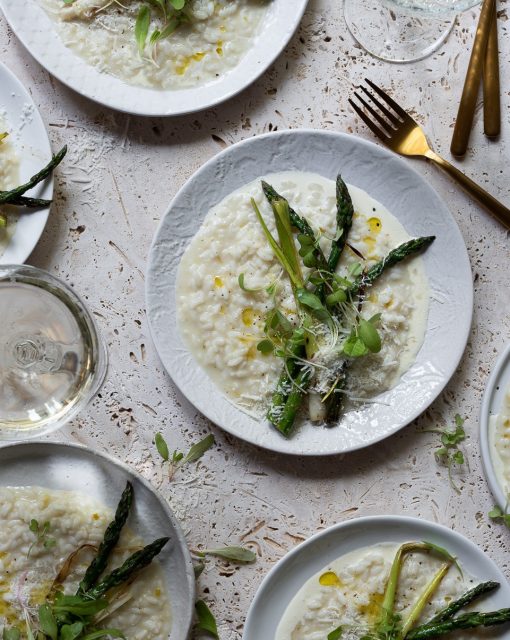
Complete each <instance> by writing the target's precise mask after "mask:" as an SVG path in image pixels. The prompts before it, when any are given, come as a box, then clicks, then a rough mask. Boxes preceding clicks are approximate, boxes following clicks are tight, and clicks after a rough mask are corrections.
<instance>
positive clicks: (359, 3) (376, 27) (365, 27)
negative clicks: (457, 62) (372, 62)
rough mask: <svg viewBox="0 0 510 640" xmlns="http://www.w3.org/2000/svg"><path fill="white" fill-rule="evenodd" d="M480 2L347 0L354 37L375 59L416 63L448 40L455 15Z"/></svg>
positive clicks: (346, 4) (345, 5) (467, 0)
mask: <svg viewBox="0 0 510 640" xmlns="http://www.w3.org/2000/svg"><path fill="white" fill-rule="evenodd" d="M479 2H480V0H344V13H345V20H346V22H347V26H348V28H349V31H350V32H351V34H352V35H353V36H354V38H356V40H357V41H358V42H359V43H360V44H361V46H362V47H363V48H364V49H365V50H366V51H368V52H369V53H371V54H372V55H373V56H375V57H377V58H380V59H382V60H387V61H389V62H413V61H415V60H421V59H422V58H425V57H427V56H428V55H430V54H431V53H433V52H434V51H435V50H436V49H437V48H438V47H439V46H440V45H441V44H442V43H443V42H444V41H445V40H446V38H447V37H448V34H449V33H450V31H451V30H452V28H453V25H454V23H455V16H456V15H457V13H459V12H461V11H465V10H466V9H469V8H471V7H473V6H475V5H476V4H479Z"/></svg>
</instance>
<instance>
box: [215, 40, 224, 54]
mask: <svg viewBox="0 0 510 640" xmlns="http://www.w3.org/2000/svg"><path fill="white" fill-rule="evenodd" d="M216 53H217V54H218V55H219V56H222V55H223V40H218V42H217V43H216Z"/></svg>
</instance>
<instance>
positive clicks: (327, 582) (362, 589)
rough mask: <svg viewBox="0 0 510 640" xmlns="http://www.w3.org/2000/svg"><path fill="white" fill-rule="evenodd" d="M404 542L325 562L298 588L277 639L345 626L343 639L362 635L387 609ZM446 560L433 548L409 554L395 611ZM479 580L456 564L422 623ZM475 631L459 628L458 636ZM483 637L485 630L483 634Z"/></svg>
mask: <svg viewBox="0 0 510 640" xmlns="http://www.w3.org/2000/svg"><path fill="white" fill-rule="evenodd" d="M399 546H400V545H397V544H392V543H384V544H378V545H374V546H372V547H365V548H363V549H359V550H357V551H353V552H351V553H348V554H346V555H345V556H342V557H340V558H339V559H337V560H335V561H334V562H332V563H331V564H330V565H328V566H327V567H324V569H322V570H321V571H320V572H319V573H318V574H317V575H315V576H313V577H312V578H310V580H308V581H307V582H306V583H305V584H304V585H303V587H302V588H301V589H300V590H299V591H298V593H297V594H296V596H295V597H294V598H293V600H292V601H291V602H290V604H289V606H288V607H287V609H286V610H285V613H284V615H283V617H282V620H281V622H280V624H279V626H278V629H277V632H276V635H275V638H274V640H325V639H326V638H327V636H328V633H330V632H331V631H333V630H334V629H336V628H338V627H339V626H343V627H344V630H345V632H344V633H343V634H342V639H343V640H359V639H360V638H361V637H362V636H363V635H364V632H366V631H367V629H368V628H369V627H370V626H371V625H373V624H375V623H376V622H377V620H378V619H379V617H380V615H381V603H382V599H383V594H384V589H385V587H386V582H387V579H388V574H389V570H390V567H391V563H392V561H393V558H394V557H395V553H396V551H397V549H398V547H399ZM441 564H442V561H441V560H439V559H438V558H436V557H434V556H432V555H429V554H427V553H413V554H410V555H408V556H406V559H405V562H404V565H403V568H402V572H401V574H400V580H399V589H398V593H397V598H396V609H395V613H397V614H399V615H402V616H403V617H404V618H405V615H406V614H407V613H408V612H409V611H410V609H411V607H412V605H413V603H414V602H415V601H416V598H417V596H418V594H420V593H422V592H423V590H424V589H425V587H426V585H427V583H428V582H429V581H430V580H431V579H432V577H433V575H434V573H435V572H436V571H437V570H438V569H439V567H440V566H441ZM472 586H473V580H472V579H471V578H470V577H469V576H468V575H467V574H466V573H465V571H463V573H462V574H461V573H460V572H459V571H458V570H457V569H456V567H454V566H451V567H450V569H449V571H448V573H447V574H446V576H445V577H444V578H443V580H442V582H441V584H440V586H439V588H438V590H437V591H436V592H435V594H434V595H433V596H432V598H431V599H430V601H429V602H428V604H427V605H426V607H425V609H424V610H423V613H422V615H421V617H420V619H419V620H418V623H423V622H425V621H426V620H428V619H429V618H431V617H432V615H433V614H434V613H436V612H437V611H438V610H439V609H442V608H443V607H445V606H446V605H447V604H448V603H449V602H451V600H453V599H455V598H457V597H458V596H460V595H461V594H463V593H465V592H466V591H467V590H468V589H470V588H471V587H472ZM472 637H475V636H473V635H470V634H469V633H468V632H465V633H463V634H458V633H456V634H455V638H456V640H467V639H468V638H472ZM478 637H479V636H478Z"/></svg>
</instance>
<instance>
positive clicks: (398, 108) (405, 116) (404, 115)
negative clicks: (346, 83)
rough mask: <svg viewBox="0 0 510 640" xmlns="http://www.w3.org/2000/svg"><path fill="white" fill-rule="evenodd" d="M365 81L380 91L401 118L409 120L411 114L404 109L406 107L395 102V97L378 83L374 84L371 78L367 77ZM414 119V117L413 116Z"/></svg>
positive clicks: (377, 91) (376, 90)
mask: <svg viewBox="0 0 510 640" xmlns="http://www.w3.org/2000/svg"><path fill="white" fill-rule="evenodd" d="M365 82H366V83H367V84H368V85H369V86H370V87H372V89H373V90H374V91H375V92H376V93H378V94H379V95H380V96H381V98H382V99H383V100H384V101H385V102H386V103H387V104H389V105H390V107H391V108H392V109H393V111H395V113H397V114H398V115H399V116H400V117H401V118H403V119H404V120H409V118H411V116H410V115H409V114H408V113H407V111H404V109H402V107H401V106H400V105H399V104H397V103H396V102H395V100H393V98H390V96H389V95H388V94H387V93H385V92H384V91H383V90H382V89H380V88H379V87H378V86H377V85H376V84H374V83H373V82H372V81H371V80H369V79H368V78H365ZM411 120H412V118H411Z"/></svg>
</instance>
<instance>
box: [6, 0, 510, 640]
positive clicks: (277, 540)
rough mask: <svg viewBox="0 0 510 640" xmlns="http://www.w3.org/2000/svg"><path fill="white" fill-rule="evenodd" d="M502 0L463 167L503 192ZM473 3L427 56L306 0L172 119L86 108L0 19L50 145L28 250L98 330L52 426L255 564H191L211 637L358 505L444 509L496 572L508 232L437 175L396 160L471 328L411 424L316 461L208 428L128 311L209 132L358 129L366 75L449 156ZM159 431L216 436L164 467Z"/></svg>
mask: <svg viewBox="0 0 510 640" xmlns="http://www.w3.org/2000/svg"><path fill="white" fill-rule="evenodd" d="M509 17H510V2H508V0H500V2H499V28H500V48H501V67H502V83H503V95H502V113H503V131H502V135H501V140H499V141H496V142H489V141H488V140H487V139H486V138H485V137H484V135H483V132H482V129H483V127H482V109H481V104H480V105H479V107H478V109H477V113H476V122H475V127H474V132H473V135H472V138H471V150H470V152H469V154H468V156H466V158H465V160H464V161H463V162H462V163H461V164H462V168H463V169H464V170H465V171H467V172H469V173H470V174H471V175H472V177H473V178H474V179H475V180H477V181H478V182H480V183H481V184H482V185H486V187H487V188H488V189H489V190H490V191H491V192H492V193H493V194H494V195H495V196H497V197H500V198H501V199H502V200H504V201H506V203H507V204H508V203H509V202H510V189H509V186H508V185H509V182H508V167H509V164H510V92H509V84H508V80H509V79H510V76H509V73H508V70H509V69H510V33H509V31H508V24H510V23H509V22H508V19H509ZM475 25H476V12H474V11H468V12H467V13H465V14H464V15H463V16H462V17H461V19H460V20H459V22H458V24H457V26H456V28H455V29H454V31H453V32H452V34H451V36H450V37H449V39H448V41H447V43H446V45H444V46H443V47H442V48H441V49H440V50H439V51H438V52H437V53H436V54H435V55H434V56H432V57H430V58H428V59H426V60H423V61H421V62H417V63H413V64H410V65H400V66H393V65H389V64H386V63H383V62H380V61H378V60H375V59H374V58H371V57H370V56H368V55H367V54H365V53H364V52H363V51H362V50H361V49H360V47H359V46H357V45H356V44H355V43H354V41H353V39H352V38H351V36H350V35H349V33H348V32H347V29H346V26H345V23H344V21H343V11H342V3H341V2H334V3H333V2H329V1H328V0H310V4H309V8H308V10H307V12H306V15H305V17H304V19H303V22H302V24H301V27H300V29H299V32H298V33H297V34H296V35H295V37H294V38H293V39H292V41H291V43H290V45H289V46H288V47H287V49H286V51H285V52H284V53H283V55H281V56H280V58H279V59H278V61H277V62H276V63H275V65H274V66H273V67H272V68H270V69H269V71H268V72H267V73H265V74H264V75H263V76H262V78H260V79H259V80H258V81H257V82H256V83H255V84H254V85H253V86H252V87H251V88H249V89H248V90H246V91H244V92H243V93H242V94H241V95H240V96H238V97H237V98H235V99H233V100H231V101H230V102H228V103H226V104H223V105H221V106H219V107H217V108H215V109H211V110H209V111H206V112H204V113H198V114H195V115H191V116H187V117H178V118H173V119H172V118H168V119H143V118H135V117H130V116H127V115H123V114H120V113H115V112H112V111H109V110H107V109H105V108H102V107H100V106H98V105H96V104H94V103H92V102H90V101H88V100H86V99H84V98H82V97H80V96H79V95H77V94H75V93H74V92H73V91H71V90H70V89H68V88H66V87H65V86H63V85H62V84H60V83H59V82H58V81H57V80H55V79H53V78H52V77H51V76H49V75H48V73H46V71H44V70H43V69H42V68H41V67H40V66H39V65H38V64H37V63H36V62H35V61H34V60H33V59H32V58H31V57H30V55H29V54H27V52H26V51H25V50H24V48H23V46H22V45H21V44H20V43H19V42H18V41H17V39H16V37H15V36H14V34H12V33H11V31H10V30H9V29H8V27H7V25H6V22H5V19H4V18H3V17H2V18H0V52H1V59H2V62H4V63H5V64H6V65H7V66H8V67H9V68H10V69H11V70H12V71H13V72H14V73H15V74H16V75H17V76H18V78H19V79H20V80H21V82H23V84H24V85H25V87H27V89H28V90H29V91H30V92H31V94H32V96H33V98H34V101H35V103H36V105H37V106H38V108H39V109H40V112H41V114H42V117H43V120H44V121H45V123H46V125H47V128H48V131H49V134H50V137H51V141H52V144H53V147H54V148H55V149H56V148H58V147H59V146H60V145H62V144H64V143H66V144H67V145H68V146H69V154H68V157H67V159H66V162H65V166H62V167H61V168H59V170H58V171H57V173H56V201H55V205H54V207H53V210H52V212H51V216H50V220H49V223H48V225H47V227H46V230H45V232H44V234H43V236H42V238H41V240H40V242H39V244H38V246H37V248H36V249H35V251H34V253H33V254H32V256H31V257H30V260H29V262H30V264H33V265H36V266H38V267H41V268H43V269H47V270H49V271H50V272H52V273H54V274H55V275H57V276H59V277H60V278H62V279H64V280H65V281H67V282H68V283H70V284H71V285H72V286H74V287H75V289H76V290H77V291H78V292H79V293H81V294H82V295H83V296H84V297H85V299H86V301H87V303H88V305H89V307H90V309H91V310H92V313H93V314H94V316H95V318H96V320H97V322H98V324H99V327H100V329H101V331H102V333H103V335H104V337H105V339H106V342H107V344H108V350H109V355H110V365H109V371H108V375H107V378H106V382H105V384H104V386H103V388H102V390H101V392H100V394H99V395H98V396H97V397H96V399H95V400H94V401H93V402H92V404H91V405H90V406H89V407H88V408H87V409H86V410H84V411H83V412H82V414H81V415H80V416H79V418H77V419H76V420H74V421H73V422H72V423H71V424H69V425H67V427H65V428H64V429H63V430H62V431H61V432H59V433H58V434H57V435H55V436H53V437H52V438H51V439H53V440H57V441H66V442H79V443H82V444H86V445H88V446H90V447H92V448H95V449H98V450H100V451H105V452H108V453H111V454H113V455H115V456H117V457H118V458H119V459H121V460H124V461H126V462H127V463H128V464H130V465H131V466H132V467H133V468H135V469H137V470H138V471H139V472H141V473H142V474H143V475H144V476H145V477H146V478H148V479H149V480H150V481H151V482H152V483H153V484H154V486H155V487H156V488H157V489H159V491H160V492H161V493H162V495H163V496H164V497H165V498H166V499H167V500H168V501H169V503H170V505H171V506H172V508H173V509H174V511H175V513H176V514H177V515H178V517H179V518H180V520H181V522H182V526H183V528H184V530H185V532H186V533H187V535H188V540H189V544H190V546H191V547H192V548H197V547H199V546H200V545H203V544H205V545H207V546H209V547H211V546H213V545H222V544H239V543H243V544H246V545H249V546H251V547H252V548H253V549H255V550H256V551H257V553H258V556H259V557H258V560H257V562H256V563H255V564H254V565H251V566H245V567H240V568H234V567H229V566H227V565H224V564H223V563H222V562H221V561H217V562H216V561H212V562H209V563H208V566H207V569H206V571H205V572H204V573H203V574H202V576H201V577H200V579H199V585H198V586H199V593H200V594H201V595H202V596H203V597H204V598H205V599H206V600H207V601H208V602H209V603H210V605H211V607H212V608H213V610H214V613H215V615H216V617H217V620H218V623H219V629H220V635H221V638H222V640H231V639H234V638H240V635H241V632H242V627H243V623H244V619H245V615H246V612H247V610H248V607H249V604H250V601H251V599H252V597H253V595H254V593H255V591H256V589H257V587H258V585H259V584H260V581H261V580H262V578H263V576H264V575H265V574H266V572H267V571H268V570H269V568H270V567H272V566H273V565H274V563H275V562H276V561H277V560H278V559H279V558H281V557H282V556H283V555H284V554H285V553H286V552H287V551H288V550H289V549H291V548H293V547H294V546H295V545H296V544H298V543H299V542H301V541H302V540H304V539H305V538H307V537H309V536H310V535H311V534H313V533H315V532H317V531H319V530H320V529H323V528H324V527H327V526H329V525H332V524H334V523H336V522H340V521H344V520H347V519H350V518H355V517H359V516H364V515H376V514H406V515H413V516H419V517H423V518H426V519H429V520H434V521H437V522H440V523H442V524H445V525H448V526H450V527H451V528H453V529H456V530H457V531H459V532H461V533H463V534H465V535H467V536H468V537H470V538H471V539H472V540H473V541H475V542H476V543H478V544H479V545H480V546H481V547H482V548H483V549H484V550H485V551H486V552H487V553H488V554H489V555H490V556H491V557H492V558H493V559H494V560H495V561H496V562H497V563H498V565H499V566H500V567H502V569H503V570H504V571H505V572H506V575H507V576H508V578H509V579H510V564H509V561H508V557H509V556H508V551H509V549H510V532H509V531H508V530H505V529H503V528H502V527H501V526H500V525H495V524H491V522H490V521H489V519H488V517H487V512H488V511H489V509H490V507H491V506H492V504H493V499H492V497H491V495H490V493H489V490H488V487H487V484H486V482H485V478H484V476H483V471H482V467H481V461H480V455H479V438H478V424H479V419H478V418H479V411H480V402H481V396H482V392H483V390H484V386H485V383H486V379H487V375H488V374H489V372H490V371H491V367H492V366H493V365H494V362H495V359H496V357H497V354H498V352H500V351H501V350H502V348H503V347H504V345H505V344H506V343H507V342H508V340H509V339H510V315H509V313H508V309H509V308H510V287H509V279H508V264H509V257H510V252H509V249H508V247H509V244H508V235H507V232H506V231H505V230H504V229H503V228H502V227H500V226H499V225H498V223H496V222H495V221H493V220H491V219H490V218H489V217H488V215H486V214H485V213H484V212H483V211H482V210H480V209H479V208H478V207H477V206H476V205H475V204H474V203H473V202H471V201H470V200H469V199H468V198H467V197H466V196H464V195H463V194H462V193H461V192H460V191H459V189H458V188H457V187H456V186H455V185H454V184H453V183H451V182H450V181H449V180H448V178H446V177H444V176H443V175H441V174H440V173H439V172H438V170H436V169H435V168H434V167H429V166H427V165H425V164H424V163H421V162H420V161H414V162H413V166H414V167H415V168H416V169H417V170H418V171H420V172H421V173H422V174H423V175H424V176H425V177H426V179H427V180H429V181H430V183H431V184H432V185H433V186H434V187H435V189H436V190H437V191H438V192H439V193H440V194H441V196H442V197H443V198H444V200H445V201H446V202H447V203H448V205H449V207H450V209H451V211H452V214H453V216H454V217H455V219H456V220H457V222H458V224H459V226H460V228H461V230H462V233H463V236H464V239H465V241H466V245H467V247H468V251H469V254H470V257H471V262H472V267H473V278H474V283H475V309H474V322H473V327H472V332H471V337H470V340H469V343H468V346H467V350H466V353H465V355H464V358H463V360H462V363H461V366H460V367H459V369H458V372H457V373H456V375H455V376H454V377H453V379H452V380H451V382H450V384H449V385H448V386H447V388H446V391H445V392H444V393H443V394H442V396H441V397H440V398H439V399H438V400H437V401H436V402H435V403H434V404H433V405H432V406H431V407H430V409H429V410H428V411H427V412H426V413H425V414H424V415H423V416H421V418H420V419H419V420H417V421H416V423H414V424H412V425H410V426H408V427H407V428H406V429H404V430H403V431H401V432H400V433H399V434H397V435H396V436H394V437H392V438H390V439H388V440H387V441H385V442H384V443H382V444H378V445H377V446H374V447H372V448H368V449H365V450H363V451H359V452H357V453H354V454H349V455H346V456H339V457H333V458H329V459H296V458H285V457H281V456H277V455H272V454H271V453H268V452H265V451H262V450H259V449H256V448H254V447H251V446H249V445H246V444H244V443H243V442H241V441H239V440H236V439H235V438H233V437H229V436H227V435H225V434H224V433H223V432H222V431H221V430H220V429H218V428H216V427H215V426H213V425H211V424H210V423H208V422H207V420H205V419H204V418H202V417H201V416H200V415H198V414H197V412H196V411H195V410H194V409H193V407H192V406H190V405H189V404H188V402H187V401H186V400H185V399H184V398H182V397H181V396H180V395H179V394H178V393H177V392H176V389H175V387H174V385H173V384H172V382H171V380H170V379H169V378H168V376H167V375H166V374H165V372H164V371H163V369H162V367H161V364H160V362H159V360H158V356H157V353H156V352H155V350H154V347H153V345H152V343H151V339H150V335H149V329H148V326H147V319H146V316H145V310H144V284H145V283H144V272H145V267H146V260H147V254H148V250H149V246H150V242H151V239H152V236H153V234H154V232H155V230H156V227H157V225H158V222H159V220H160V219H161V217H162V216H163V214H164V212H165V209H166V207H167V205H168V203H169V202H170V200H171V198H172V197H173V195H174V194H175V193H176V191H177V190H178V189H179V187H180V186H181V185H182V184H183V183H184V182H185V181H186V179H187V178H188V177H189V176H191V174H192V173H193V172H194V171H195V170H196V169H197V168H198V167H199V166H200V165H201V164H202V163H204V162H205V161H206V160H208V159H209V158H210V157H211V156H213V155H214V154H215V153H217V152H218V151H220V150H221V149H222V148H224V147H226V146H228V145H231V144H233V143H234V142H236V141H238V140H241V139H243V138H245V137H248V136H254V135H256V134H259V133H262V132H267V131H271V130H275V129H277V128H278V129H283V128H298V127H316V128H325V129H331V130H336V131H344V132H350V133H354V134H356V135H359V136H361V137H364V138H367V139H373V138H372V136H371V134H370V132H369V131H368V130H367V129H366V127H365V126H364V125H363V124H362V123H360V122H359V120H358V118H357V117H356V116H355V114H354V113H353V111H352V110H351V108H350V106H349V104H348V102H347V99H348V97H349V95H350V94H351V93H352V90H353V85H357V84H358V83H359V82H360V81H361V80H362V79H363V78H364V77H365V76H369V77H370V78H371V79H373V80H374V81H375V82H378V83H380V84H381V85H382V86H384V87H386V88H387V89H389V90H390V91H391V92H392V94H393V95H394V96H395V97H396V98H397V99H398V100H399V101H400V102H401V103H402V104H403V105H405V106H407V107H409V108H412V109H413V111H415V112H416V113H418V114H420V121H421V122H422V123H423V124H424V126H425V129H426V131H427V133H428V134H429V136H430V138H431V140H433V141H434V143H435V147H436V150H437V151H438V152H442V153H443V154H444V155H445V157H447V158H449V143H450V139H451V134H452V129H453V122H454V118H455V115H456V110H457V107H458V102H459V97H460V93H461V90H462V83H463V79H464V73H465V69H466V66H467V62H468V58H469V53H470V45H471V42H472V39H473V34H474V30H475ZM457 412H458V413H460V414H461V415H462V416H465V417H466V429H467V431H468V432H469V439H468V441H467V444H466V446H465V450H466V455H467V461H468V463H467V465H466V469H465V471H463V472H460V473H459V474H458V476H457V477H456V481H457V482H458V484H459V486H460V488H461V492H460V495H457V494H456V493H455V492H454V491H453V489H452V488H451V486H450V485H449V483H448V478H447V472H446V469H445V468H444V467H441V466H438V465H437V464H436V462H435V460H434V455H433V451H434V448H435V447H436V446H437V445H438V436H437V435H435V434H431V433H426V432H424V429H428V428H433V427H438V426H440V427H441V426H446V425H451V424H452V422H453V417H454V415H455V413H457ZM157 431H161V432H162V433H163V434H164V435H165V437H166V439H167V441H168V443H169V444H170V446H171V447H175V448H178V449H180V450H186V449H187V448H188V447H189V446H190V444H192V443H193V442H195V441H197V440H198V439H199V438H201V437H203V435H204V434H206V433H208V432H210V431H212V432H213V433H214V435H215V437H216V443H217V444H216V446H215V448H214V449H212V450H211V451H210V452H208V453H207V454H206V455H205V456H204V457H203V459H202V460H201V461H200V462H199V463H198V464H197V465H196V466H195V465H192V466H188V467H185V468H183V469H181V470H180V471H179V472H178V474H176V475H175V477H174V478H173V479H172V480H169V479H168V477H167V475H166V473H164V472H163V471H162V469H161V465H160V464H159V460H158V456H157V453H156V452H155V448H154V445H153V438H154V434H155V433H156V432H157Z"/></svg>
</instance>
